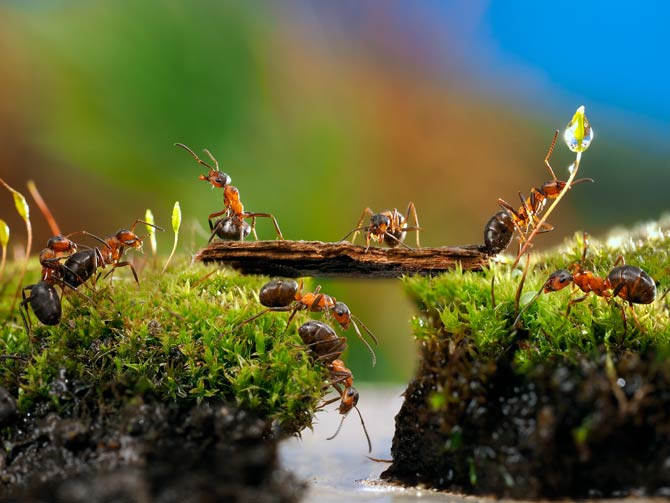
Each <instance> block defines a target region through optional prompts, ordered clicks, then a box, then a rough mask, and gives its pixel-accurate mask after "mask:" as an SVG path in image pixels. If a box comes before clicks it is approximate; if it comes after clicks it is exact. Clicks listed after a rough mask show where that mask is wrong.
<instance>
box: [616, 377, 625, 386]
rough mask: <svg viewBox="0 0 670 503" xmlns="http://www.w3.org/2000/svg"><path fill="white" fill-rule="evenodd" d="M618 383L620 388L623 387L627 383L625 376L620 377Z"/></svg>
mask: <svg viewBox="0 0 670 503" xmlns="http://www.w3.org/2000/svg"><path fill="white" fill-rule="evenodd" d="M616 383H617V386H619V387H620V388H623V387H624V386H625V385H626V380H625V379H624V378H623V377H619V378H618V379H617V380H616Z"/></svg>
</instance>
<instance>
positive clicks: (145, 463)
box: [0, 397, 305, 503]
mask: <svg viewBox="0 0 670 503" xmlns="http://www.w3.org/2000/svg"><path fill="white" fill-rule="evenodd" d="M1 398H2V397H0V402H1V401H2V400H1ZM11 416H12V415H11V414H10V417H11ZM83 416H85V415H83ZM2 431H3V441H4V450H3V451H2V453H0V469H1V471H0V501H4V502H10V501H17V502H18V501H20V502H26V501H31V502H68V503H73V502H142V503H144V502H147V503H153V502H186V501H188V502H223V501H225V502H228V501H240V502H250V501H254V502H292V501H297V500H298V499H299V498H300V496H301V494H302V493H303V491H304V489H305V485H304V484H303V483H302V482H299V481H297V480H296V479H295V478H294V477H293V476H292V475H291V474H288V473H286V472H284V471H282V470H281V469H279V467H278V463H277V452H276V448H277V439H276V435H275V433H274V432H273V431H272V425H271V424H269V423H268V422H267V421H265V420H262V419H259V418H257V417H254V416H252V415H250V414H249V413H247V412H244V411H240V410H237V409H235V408H233V407H231V406H228V405H224V404H199V405H198V404H193V403H191V404H190V405H188V406H185V405H181V406H178V405H166V404H161V403H143V402H141V401H138V402H137V403H133V404H129V405H127V406H126V407H125V408H124V409H123V410H121V411H101V412H99V413H97V414H96V415H95V417H59V416H57V415H56V414H54V413H48V414H46V415H43V416H41V417H39V414H37V417H36V416H31V417H20V418H17V417H16V416H15V415H14V421H13V424H12V425H11V426H7V427H5V428H4V429H3V430H2Z"/></svg>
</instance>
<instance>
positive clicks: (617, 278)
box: [607, 265, 656, 304]
mask: <svg viewBox="0 0 670 503" xmlns="http://www.w3.org/2000/svg"><path fill="white" fill-rule="evenodd" d="M607 279H608V281H609V282H610V285H612V289H613V291H614V292H616V294H617V295H618V296H619V297H621V298H622V299H624V300H627V301H628V302H630V303H631V304H651V303H652V302H653V301H654V299H655V298H656V283H654V280H653V279H652V277H651V276H649V274H647V273H646V272H645V271H643V270H642V269H640V268H639V267H637V266H634V265H620V266H617V267H615V268H613V269H612V270H611V271H610V273H609V274H608V275H607Z"/></svg>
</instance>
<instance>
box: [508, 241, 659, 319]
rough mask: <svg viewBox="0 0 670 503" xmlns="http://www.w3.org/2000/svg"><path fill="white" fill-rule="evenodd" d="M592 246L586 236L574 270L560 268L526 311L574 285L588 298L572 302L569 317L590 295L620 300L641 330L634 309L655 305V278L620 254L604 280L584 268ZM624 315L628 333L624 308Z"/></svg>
mask: <svg viewBox="0 0 670 503" xmlns="http://www.w3.org/2000/svg"><path fill="white" fill-rule="evenodd" d="M588 246H589V241H588V234H586V233H584V250H583V252H582V258H581V260H580V261H579V262H577V263H575V264H573V265H572V267H571V268H570V270H567V269H559V270H557V271H554V272H553V273H551V275H549V278H547V280H546V281H545V282H544V285H542V288H541V289H540V290H539V291H538V293H537V294H536V295H535V297H534V298H533V299H531V301H530V302H529V303H528V304H527V305H526V307H524V309H523V310H522V312H523V311H524V310H525V309H526V308H527V307H528V306H529V305H530V304H531V303H532V302H533V301H534V300H535V299H536V298H537V297H538V296H539V295H540V294H542V293H551V292H557V291H559V290H562V289H563V288H565V287H566V286H568V285H570V284H574V285H575V286H576V287H577V288H579V289H580V290H581V291H582V292H584V293H585V295H583V296H582V297H579V298H576V299H571V300H570V301H569V302H568V308H567V312H566V316H568V315H569V314H570V309H571V307H572V306H573V305H574V304H577V303H579V302H582V301H584V300H585V299H586V298H587V297H588V294H589V293H594V294H595V295H597V296H599V297H603V298H604V299H611V298H613V297H620V298H622V299H623V300H625V301H626V302H628V305H629V306H630V308H631V312H632V313H633V318H634V319H635V322H636V323H637V325H638V327H641V325H640V322H639V321H638V319H637V316H636V314H635V310H634V309H633V304H651V303H652V302H653V301H654V299H655V298H656V283H654V280H653V279H652V277H651V276H649V274H647V273H646V272H645V271H643V270H642V269H641V268H639V267H637V266H634V265H626V264H625V262H624V258H623V255H619V257H618V258H617V260H616V261H615V262H614V266H613V268H612V269H611V270H610V272H609V274H608V275H607V277H605V278H602V277H598V276H596V275H595V274H594V273H593V272H592V271H589V270H587V269H585V268H584V267H583V265H582V264H583V263H584V261H585V260H586V251H587V249H588ZM619 264H622V265H619ZM621 316H622V317H623V323H624V330H626V313H625V311H624V308H623V307H621ZM520 317H521V313H519V316H518V317H517V319H516V321H515V323H514V325H515V326H517V323H518V321H519V319H520Z"/></svg>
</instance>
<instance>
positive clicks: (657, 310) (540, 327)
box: [405, 220, 670, 371]
mask: <svg viewBox="0 0 670 503" xmlns="http://www.w3.org/2000/svg"><path fill="white" fill-rule="evenodd" d="M668 229H670V223H669V222H668V220H664V221H662V222H660V223H658V224H654V225H650V226H646V227H645V228H644V229H639V230H637V231H635V232H633V233H632V234H628V235H627V236H626V237H620V238H619V237H615V236H613V237H611V238H609V239H608V242H610V243H611V244H612V245H611V246H607V245H606V244H605V243H603V242H598V241H595V240H590V241H591V242H590V246H589V248H588V253H587V256H586V261H585V263H584V264H583V266H584V267H585V268H587V269H589V270H591V271H593V272H594V273H595V274H596V275H597V276H600V277H605V276H607V274H608V272H609V271H610V270H611V269H612V266H613V264H614V263H615V261H616V260H617V257H618V256H619V255H623V256H624V258H625V260H626V263H627V264H631V265H636V266H639V267H641V268H642V269H644V270H645V271H646V272H647V273H648V274H650V275H651V276H652V278H654V279H655V282H656V283H657V287H658V288H657V289H658V293H657V300H656V301H655V302H654V303H652V304H649V305H640V304H636V305H635V306H634V310H635V316H636V317H637V320H639V325H638V324H637V322H636V321H635V317H634V316H633V314H632V312H631V308H630V307H629V306H628V304H627V303H626V302H624V301H622V299H620V298H616V299H614V300H606V299H604V298H602V297H598V296H596V295H595V294H590V295H589V296H588V297H587V298H586V299H585V300H584V301H583V302H580V303H577V304H574V305H573V306H572V307H571V310H570V313H569V315H568V316H566V312H567V309H568V303H569V301H570V300H571V299H575V298H577V297H580V296H582V295H584V294H583V292H581V291H580V290H578V289H577V288H576V287H568V288H565V289H563V290H561V291H558V292H553V293H548V294H542V295H540V296H539V297H538V298H537V300H535V301H534V302H532V303H531V304H529V305H528V307H527V308H525V309H523V310H522V308H523V307H524V306H525V305H526V304H528V303H529V302H530V301H532V300H533V298H534V297H535V295H536V293H537V292H538V291H539V290H540V289H541V287H542V285H543V284H544V282H545V281H546V280H547V277H548V276H549V274H551V273H552V272H553V271H555V270H557V269H561V268H563V269H566V268H569V267H570V265H571V264H573V263H575V262H578V261H579V260H580V259H581V254H582V250H583V238H582V234H581V233H578V234H575V236H574V237H573V238H571V239H570V240H569V241H567V242H566V244H565V245H564V246H562V247H560V248H558V249H557V250H554V251H553V252H551V253H549V254H544V255H539V256H533V257H532V259H531V266H530V268H529V272H528V275H527V277H526V279H525V284H524V287H523V292H519V291H518V289H519V285H520V282H521V278H522V276H523V270H522V266H519V267H518V268H516V269H511V268H510V267H509V265H508V263H507V261H501V262H500V263H496V264H494V265H492V266H491V267H490V268H489V269H487V270H485V271H483V272H468V271H462V270H456V271H453V272H451V273H447V274H444V275H442V276H439V277H436V278H426V277H412V278H406V279H405V287H406V289H407V291H408V292H409V294H410V295H411V296H412V297H413V298H414V299H415V300H416V302H417V303H418V305H419V307H420V309H421V310H422V314H420V315H419V316H418V317H416V318H415V319H414V321H413V324H414V332H415V336H416V338H417V339H419V340H423V341H428V340H433V339H434V338H435V337H438V338H439V337H440V336H441V334H443V333H444V332H446V333H448V334H449V336H450V337H455V338H459V337H465V338H468V339H469V340H471V341H472V344H473V347H474V350H476V352H477V353H478V354H480V355H481V356H482V357H485V358H494V359H495V358H497V357H499V356H501V355H502V353H504V352H506V351H508V350H509V348H510V346H511V345H512V344H515V345H516V344H518V346H519V347H518V349H517V348H515V349H517V350H516V351H515V363H516V365H517V368H518V370H521V371H522V370H523V369H524V368H527V367H532V366H533V364H534V363H537V362H542V361H545V360H547V359H557V358H558V359H567V360H569V361H573V362H574V361H576V359H577V358H578V357H581V356H587V357H590V358H597V357H598V356H599V355H600V354H601V353H602V352H603V351H604V352H621V351H626V350H629V351H631V350H632V351H641V350H645V349H649V348H654V349H655V350H657V351H659V352H660V353H661V354H663V355H666V354H668V353H669V352H670V324H669V323H668V322H669V321H670V320H669V318H668V316H669V310H668V308H667V305H666V304H665V303H664V300H665V299H664V300H663V301H660V300H659V299H660V298H661V297H662V294H663V293H664V292H665V291H666V290H667V288H668V286H669V284H670V279H669V278H668V276H669V272H670V269H669V266H668V249H669V247H670V231H669V230H668ZM648 231H651V234H649V233H648ZM524 262H525V260H522V264H523V263H524ZM519 293H520V298H519V302H518V304H517V301H516V296H517V294H519ZM622 307H623V308H624V310H625V313H626V322H625V325H624V318H623V316H622V314H621V309H622ZM520 311H521V317H520V323H519V324H518V329H515V328H514V322H515V319H516V317H517V315H518V314H519V312H520ZM438 329H439V330H438Z"/></svg>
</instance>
